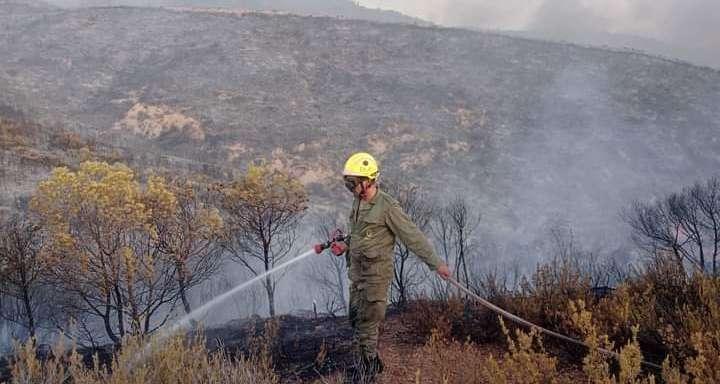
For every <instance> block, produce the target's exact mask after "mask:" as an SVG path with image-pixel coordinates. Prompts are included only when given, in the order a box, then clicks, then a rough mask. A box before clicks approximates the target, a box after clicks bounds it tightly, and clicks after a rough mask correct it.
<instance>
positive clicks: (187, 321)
mask: <svg viewBox="0 0 720 384" xmlns="http://www.w3.org/2000/svg"><path fill="white" fill-rule="evenodd" d="M316 253H317V251H316V248H315V247H313V249H311V250H309V251H307V252H305V253H303V254H301V255H299V256H296V257H294V258H292V259H290V260H288V261H286V262H284V263H282V264H279V265H277V266H275V267H273V268H272V269H269V270H267V271H265V272H263V273H261V274H259V275H257V276H255V277H253V278H252V279H250V280H248V281H245V282H243V283H241V284H238V285H236V286H235V287H233V288H231V289H230V290H228V291H226V292H225V293H223V294H221V295H219V296H216V297H215V298H213V299H212V300H210V301H208V302H207V303H205V304H203V305H201V306H200V307H198V308H196V309H194V310H193V311H191V312H190V313H188V314H186V315H185V316H183V317H181V318H179V319H178V320H176V321H175V322H174V323H173V324H172V325H170V326H168V327H164V328H162V329H161V330H160V332H158V334H157V335H155V336H153V337H152V340H151V341H150V342H148V343H147V344H146V345H145V348H143V351H142V352H141V353H140V354H138V356H137V358H136V359H134V362H133V364H131V365H132V366H135V365H137V364H138V363H140V362H141V361H143V360H145V358H146V357H147V356H148V353H149V352H150V350H151V348H152V345H153V343H154V344H161V343H162V342H163V341H164V340H165V339H167V338H168V337H170V336H172V335H174V334H175V333H177V332H179V331H182V330H186V329H187V328H188V327H189V326H190V325H192V324H193V321H196V320H197V319H198V318H200V317H201V316H203V315H204V314H205V313H206V312H207V311H208V310H209V309H210V308H212V307H214V306H216V305H218V304H221V303H223V302H225V301H226V300H228V299H229V298H230V297H232V296H234V295H235V294H237V293H238V292H240V291H242V290H244V289H246V288H248V287H250V286H251V285H253V284H255V283H257V282H259V281H262V280H263V279H265V278H266V277H268V276H270V275H272V274H273V273H275V272H278V271H280V270H283V269H285V268H287V267H289V266H291V265H293V264H295V263H297V262H299V261H301V260H303V259H305V258H307V257H308V256H310V255H313V254H316Z"/></svg>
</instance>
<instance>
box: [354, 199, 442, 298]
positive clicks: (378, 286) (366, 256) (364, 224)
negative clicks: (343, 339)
mask: <svg viewBox="0 0 720 384" xmlns="http://www.w3.org/2000/svg"><path fill="white" fill-rule="evenodd" d="M349 219H350V220H349V222H350V225H349V227H350V246H349V250H348V257H347V258H348V265H349V269H348V276H349V278H350V281H351V282H352V283H353V285H355V287H356V288H357V289H359V290H363V289H367V290H368V291H367V294H368V295H369V296H371V299H374V300H385V299H386V294H387V288H388V286H389V284H390V281H391V280H392V278H393V272H394V270H393V268H394V264H393V257H394V250H395V240H396V238H399V239H400V241H401V242H402V243H403V244H405V246H407V248H408V249H409V250H410V251H411V252H412V253H414V254H415V255H417V256H418V257H419V258H420V259H421V260H422V261H423V262H425V264H427V265H428V267H430V269H431V270H433V271H434V270H436V269H437V267H438V266H439V265H440V263H441V261H440V259H439V258H438V257H437V255H436V254H435V251H434V250H433V248H432V246H431V245H430V242H429V241H428V240H427V238H426V237H425V235H424V234H423V233H422V232H421V231H420V230H419V229H418V227H417V226H416V225H415V224H414V223H413V222H412V221H411V220H410V218H409V217H408V216H407V215H406V214H405V213H404V212H403V211H402V208H401V207H400V205H399V204H398V202H397V200H395V199H393V198H392V197H391V196H390V195H388V194H387V193H385V192H383V191H381V190H378V192H377V193H376V194H375V197H373V199H372V200H371V201H369V202H362V201H359V200H358V199H356V200H355V201H354V202H353V209H352V210H351V213H350V218H349Z"/></svg>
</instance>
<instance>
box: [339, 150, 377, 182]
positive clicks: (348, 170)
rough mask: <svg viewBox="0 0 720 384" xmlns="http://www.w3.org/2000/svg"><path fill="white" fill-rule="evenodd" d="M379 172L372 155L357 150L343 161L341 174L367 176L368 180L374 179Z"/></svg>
mask: <svg viewBox="0 0 720 384" xmlns="http://www.w3.org/2000/svg"><path fill="white" fill-rule="evenodd" d="M379 174H380V169H379V167H378V163H377V161H376V160H375V158H374V157H372V155H370V154H369V153H365V152H358V153H356V154H354V155H352V156H350V158H349V159H348V160H347V161H346V162H345V169H343V176H355V177H367V178H368V179H369V180H371V181H373V180H376V179H377V177H378V175H379Z"/></svg>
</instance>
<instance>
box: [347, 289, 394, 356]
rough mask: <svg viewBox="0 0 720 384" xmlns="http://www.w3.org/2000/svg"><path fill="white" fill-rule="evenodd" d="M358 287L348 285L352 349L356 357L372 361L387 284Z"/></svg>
mask: <svg viewBox="0 0 720 384" xmlns="http://www.w3.org/2000/svg"><path fill="white" fill-rule="evenodd" d="M359 286H360V284H357V283H351V284H350V306H349V308H348V319H349V320H350V325H351V326H352V329H353V348H354V350H355V353H357V354H358V355H359V356H358V357H362V358H364V359H366V361H372V360H374V359H375V358H376V357H377V345H378V337H379V334H380V324H381V323H382V321H383V320H385V310H386V309H387V288H388V286H389V282H388V283H382V284H375V285H372V286H367V285H364V286H363V287H362V288H359Z"/></svg>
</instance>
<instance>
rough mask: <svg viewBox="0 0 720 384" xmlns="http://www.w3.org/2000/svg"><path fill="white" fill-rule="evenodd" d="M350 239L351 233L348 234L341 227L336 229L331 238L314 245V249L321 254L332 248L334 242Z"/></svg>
mask: <svg viewBox="0 0 720 384" xmlns="http://www.w3.org/2000/svg"><path fill="white" fill-rule="evenodd" d="M348 240H350V235H346V234H345V232H343V231H342V230H341V229H336V230H335V231H333V233H332V236H330V240H328V241H326V242H324V243H320V244H315V245H314V246H313V249H314V250H315V253H317V254H318V255H319V254H321V253H322V252H323V251H324V250H326V249H328V248H330V247H331V246H332V245H333V243H336V242H347V241H348Z"/></svg>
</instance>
